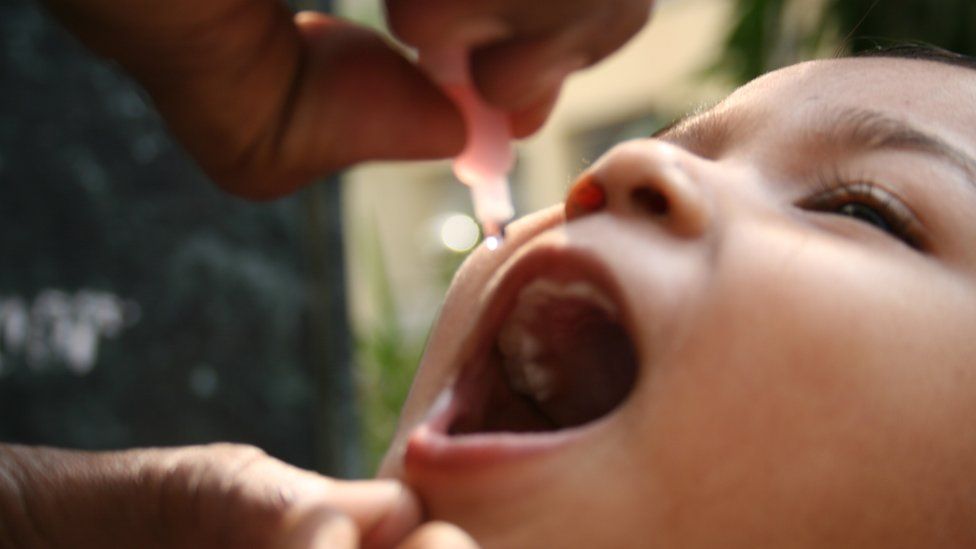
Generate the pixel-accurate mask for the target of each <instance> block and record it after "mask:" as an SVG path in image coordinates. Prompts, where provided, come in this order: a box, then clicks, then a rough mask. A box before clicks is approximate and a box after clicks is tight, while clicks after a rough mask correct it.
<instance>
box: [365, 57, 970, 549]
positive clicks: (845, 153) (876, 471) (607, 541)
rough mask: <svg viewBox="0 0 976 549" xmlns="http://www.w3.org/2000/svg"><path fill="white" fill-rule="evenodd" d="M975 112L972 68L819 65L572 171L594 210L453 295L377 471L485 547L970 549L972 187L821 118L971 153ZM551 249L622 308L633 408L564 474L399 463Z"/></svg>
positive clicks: (901, 149) (497, 262) (479, 266)
mask: <svg viewBox="0 0 976 549" xmlns="http://www.w3.org/2000/svg"><path fill="white" fill-rule="evenodd" d="M934 83H937V84H934ZM973 104H976V72H973V71H972V70H969V69H964V68H959V67H953V66H948V65H944V64H941V63H934V62H929V61H918V60H902V59H880V58H874V59H846V60H832V61H818V62H812V63H806V64H801V65H797V66H793V67H789V68H787V69H784V70H781V71H778V72H775V73H772V74H770V75H767V76H765V77H763V78H760V79H758V80H756V81H754V82H752V83H751V84H749V85H747V86H745V87H744V88H742V89H740V90H739V91H737V92H736V93H734V94H733V95H731V96H730V97H729V98H727V99H726V100H725V101H724V102H722V103H721V104H719V105H718V106H716V107H715V108H713V109H712V110H711V111H710V112H709V113H708V114H706V115H704V116H703V117H698V118H697V119H694V120H692V121H690V122H685V123H684V124H680V125H679V126H678V127H677V128H675V129H672V130H671V131H669V132H667V133H666V134H665V135H664V136H663V137H662V139H647V140H640V141H634V142H628V143H624V144H621V145H619V146H618V147H616V148H615V149H613V150H612V151H611V152H609V153H608V154H607V155H606V156H605V157H604V158H603V159H602V160H600V161H599V162H597V164H595V166H594V167H593V168H592V169H591V170H589V172H588V173H587V174H586V178H588V179H591V180H592V181H595V182H597V184H599V185H600V186H601V187H602V188H603V189H604V191H605V193H606V203H605V204H604V205H602V206H600V207H598V208H596V209H595V211H590V212H588V213H586V212H584V213H579V212H578V211H577V209H574V208H572V207H570V208H569V210H570V211H575V212H577V213H575V214H574V216H573V219H572V220H571V221H570V222H568V223H567V222H565V220H564V219H563V217H562V215H561V212H560V210H549V211H544V212H541V213H538V214H536V215H533V216H529V217H528V218H526V219H524V220H522V221H521V222H520V223H519V224H517V225H516V226H514V227H513V230H512V238H511V239H510V242H509V244H508V245H507V246H506V248H504V249H503V250H502V251H500V252H496V253H488V252H486V251H485V250H480V251H478V252H477V253H475V254H474V255H473V257H472V258H471V259H470V260H469V262H468V263H467V264H466V265H465V266H464V268H463V269H462V271H461V272H460V273H459V274H458V276H457V278H456V280H455V283H454V285H453V287H452V288H451V290H450V291H449V293H448V297H447V302H446V304H445V306H444V310H443V313H442V317H441V320H440V321H439V324H438V325H437V326H436V328H435V331H434V333H433V335H432V338H431V343H430V345H429V348H428V351H427V354H426V356H425V358H424V361H423V363H422V366H421V369H420V372H419V374H418V377H417V380H416V383H415V386H414V389H413V390H412V393H411V397H410V399H409V401H408V402H407V405H406V407H405V409H404V415H403V420H402V424H401V427H400V429H399V432H398V434H397V437H396V439H395V441H394V443H393V445H392V448H391V451H390V453H389V455H388V456H387V459H386V462H385V466H384V473H385V474H387V475H389V476H394V477H398V478H401V479H403V480H405V481H406V482H407V483H409V484H410V485H411V486H412V487H413V488H414V489H415V490H416V492H417V493H418V495H419V496H420V497H421V499H422V500H423V501H424V503H425V505H426V507H427V509H428V510H429V513H430V515H431V517H433V518H437V519H443V520H448V521H451V522H454V523H456V524H458V525H459V526H461V527H462V528H464V529H465V530H467V531H468V532H470V533H471V534H472V535H473V536H474V537H475V538H476V539H477V540H478V541H479V542H480V543H481V544H483V546H485V547H538V546H539V543H540V541H545V543H546V545H548V546H553V547H586V546H590V547H592V546H601V547H683V548H689V547H811V548H812V547H860V548H864V547H886V548H891V547H918V548H922V547H972V546H973V545H974V544H976V526H974V525H976V504H974V503H973V501H972V494H973V493H974V491H976V473H974V469H973V466H972V464H973V460H974V459H976V434H974V431H973V429H972V428H971V425H972V418H973V417H976V371H974V370H973V365H974V364H976V338H973V337H972V326H974V325H976V247H974V246H973V245H972V242H973V241H974V238H976V217H974V216H973V215H972V212H973V211H976V192H974V188H973V183H972V182H973V181H974V180H976V177H973V174H972V173H969V172H967V171H966V170H964V169H962V168H960V167H957V166H956V165H955V164H954V163H953V162H951V161H949V160H948V159H947V157H946V156H944V155H943V154H940V153H935V152H932V150H929V149H925V148H923V150H918V149H917V148H915V147H913V146H909V145H906V144H904V143H901V144H900V145H897V146H894V147H883V148H880V149H871V150H866V149H865V148H863V147H854V146H851V145H850V144H847V143H845V141H846V136H850V135H851V132H850V130H849V129H844V128H842V127H840V126H838V124H837V122H838V121H841V122H843V121H844V120H845V119H846V120H848V121H849V120H850V118H851V117H849V116H848V117H844V116H841V117H831V116H828V115H827V113H829V112H830V111H832V110H837V109H871V110H873V111H875V112H878V113H882V114H884V115H886V116H888V117H890V118H891V119H893V120H895V121H897V122H898V123H904V124H909V125H911V126H914V127H916V128H918V129H920V130H921V131H924V132H926V133H927V134H930V135H934V136H937V137H939V138H940V139H942V140H944V141H945V142H947V143H948V144H949V145H951V146H952V147H954V148H956V149H958V151H960V152H962V153H964V154H967V155H970V156H974V155H976V114H974V112H973V111H972V110H971V109H968V108H967V107H964V106H969V105H973ZM847 112H850V111H849V110H848V111H847ZM706 120H707V121H708V122H704V121H706ZM845 181H846V182H847V183H850V182H863V181H870V182H872V183H873V184H875V185H876V186H879V187H881V188H884V189H885V190H886V191H887V192H888V193H890V196H892V197H893V196H897V197H898V198H897V200H899V201H900V202H901V203H903V204H904V205H905V206H906V207H907V208H910V210H911V211H912V212H913V215H914V216H915V220H914V221H913V222H912V223H913V227H915V228H914V229H913V231H914V232H915V233H916V236H918V237H919V239H920V240H921V241H922V242H923V243H922V244H921V245H920V248H913V247H912V246H909V245H907V244H906V243H905V242H903V241H902V240H901V239H899V238H898V237H896V236H893V235H892V234H889V233H888V232H885V231H883V230H880V229H879V228H878V227H876V226H875V225H873V224H870V223H867V222H865V221H864V220H862V219H857V218H854V217H851V216H847V215H838V214H843V212H844V210H842V208H841V207H842V206H843V205H844V204H845V203H848V202H861V203H864V202H866V200H865V199H864V198H863V197H861V198H860V199H856V200H851V199H847V198H845V199H843V200H839V201H838V200H833V201H827V202H826V203H825V202H824V201H823V200H821V201H820V202H816V201H814V202H813V203H811V202H810V200H811V197H816V196H818V195H821V196H822V193H823V185H824V184H829V185H835V184H845ZM635 189H646V190H651V191H653V192H657V193H660V194H661V195H663V196H664V197H665V198H666V200H667V210H666V211H665V212H663V213H662V212H652V211H649V210H648V209H646V208H644V207H643V206H642V204H641V203H640V202H639V201H637V200H635V198H634V197H635V194H633V192H634V190H635ZM891 200H893V199H891V198H889V199H886V201H887V203H889V204H890V203H891ZM867 203H868V204H870V205H871V206H872V207H873V208H874V209H878V204H876V203H871V202H867ZM570 206H572V205H570ZM541 248H550V249H566V250H574V251H576V252H578V253H585V254H587V255H588V256H589V257H591V258H593V259H595V260H596V261H598V262H599V263H600V264H601V265H602V266H603V267H604V268H605V269H606V270H607V272H608V273H609V274H610V277H611V278H612V280H613V281H614V283H615V284H616V285H617V286H618V287H619V290H620V295H621V300H620V301H621V302H622V305H623V306H624V307H625V311H626V316H627V317H628V318H629V326H630V328H629V329H630V331H631V335H632V337H633V339H634V341H635V344H636V345H637V347H638V353H639V356H640V358H639V362H640V364H639V373H638V380H637V384H636V386H635V387H634V389H633V392H632V393H631V395H630V397H629V398H628V399H627V400H626V401H625V402H624V403H623V404H622V405H621V406H620V407H619V408H617V409H616V410H615V411H614V412H613V413H612V414H611V415H609V416H608V417H605V418H604V419H602V420H601V421H599V422H598V423H596V424H594V425H592V426H590V427H588V428H587V429H585V432H584V434H583V436H581V437H579V438H578V439H577V440H575V441H574V442H575V443H574V444H569V445H567V446H565V447H562V448H561V450H560V451H559V452H555V453H546V454H542V455H539V456H534V457H532V458H529V459H522V460H515V461H508V462H504V463H500V464H497V465H496V466H494V467H482V468H479V469H477V470H476V471H463V474H461V473H459V472H458V471H452V470H447V469H445V470H430V469H424V468H423V467H411V466H405V465H404V460H403V452H404V448H405V446H406V441H407V437H408V436H409V434H410V432H411V431H412V430H413V429H414V427H416V426H417V425H418V424H419V423H420V422H421V421H422V419H423V418H424V416H425V414H426V413H427V411H428V410H429V409H430V407H431V405H432V403H433V400H434V398H435V396H436V395H437V394H438V393H439V392H440V391H441V389H442V388H443V387H444V386H445V385H446V384H448V383H449V382H450V380H452V379H453V378H454V376H455V375H456V373H457V370H458V368H459V359H458V356H459V354H460V353H461V347H462V345H463V342H464V341H465V338H466V336H467V334H468V332H469V331H470V330H471V328H472V325H473V324H474V323H475V322H476V321H477V318H478V316H479V314H480V313H482V312H483V309H482V307H483V300H484V299H485V298H486V295H487V292H490V291H491V288H493V287H494V285H495V284H496V283H497V281H498V280H499V278H501V277H504V275H505V272H506V271H507V269H509V268H510V267H511V266H512V265H515V264H517V263H518V262H519V261H520V260H521V258H523V257H525V256H526V254H527V253H530V252H531V251H533V250H535V249H541Z"/></svg>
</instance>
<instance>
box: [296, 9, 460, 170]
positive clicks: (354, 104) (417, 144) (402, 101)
mask: <svg viewBox="0 0 976 549" xmlns="http://www.w3.org/2000/svg"><path fill="white" fill-rule="evenodd" d="M295 24H296V26H297V28H298V30H299V33H300V34H301V36H302V38H303V40H304V41H305V43H306V52H307V54H306V55H307V60H306V63H307V65H306V73H305V79H304V82H303V83H302V84H301V86H300V89H299V90H297V92H296V93H297V96H296V102H295V112H294V116H293V118H292V123H293V124H295V125H296V126H295V127H294V128H292V129H293V130H295V133H294V139H296V140H301V141H302V142H296V143H294V144H293V146H294V147H295V148H296V149H297V150H299V151H301V150H303V149H304V150H305V151H308V150H309V149H310V148H314V147H315V146H316V145H315V144H316V143H319V144H320V145H319V146H320V147H322V149H323V150H322V151H321V153H322V154H319V155H318V158H328V159H329V162H331V163H333V164H336V165H337V166H326V167H327V168H334V167H342V166H346V165H349V164H352V163H355V162H359V161H362V160H368V159H384V160H392V159H418V158H433V157H444V156H449V155H452V154H455V153H457V152H458V151H459V150H460V149H461V147H462V146H463V144H464V125H463V121H462V119H461V115H460V113H458V112H457V110H456V109H455V107H454V105H453V103H452V102H451V101H450V99H448V98H447V97H446V96H445V95H444V94H443V93H442V92H441V91H440V89H439V88H438V87H437V86H436V85H434V84H433V83H432V82H431V81H430V80H429V79H428V78H427V76H426V75H425V74H424V73H423V72H422V71H421V70H420V69H418V68H417V66H416V65H414V64H413V63H411V62H410V61H408V60H407V59H405V58H404V57H403V56H402V55H400V54H399V53H398V52H396V51H395V50H394V49H393V48H392V47H391V46H390V45H389V44H388V43H387V42H385V41H384V40H383V39H382V38H381V37H380V36H379V35H377V34H376V33H374V32H373V31H371V30H368V29H365V28H362V27H358V26H355V25H351V24H348V23H345V22H342V21H339V20H337V19H333V18H330V17H328V16H325V15H323V14H320V13H315V12H302V13H299V14H298V15H297V16H296V17H295ZM286 139H287V138H286ZM305 140H307V141H305ZM285 146H286V147H288V144H286V145H285ZM312 158H314V156H313V157H312Z"/></svg>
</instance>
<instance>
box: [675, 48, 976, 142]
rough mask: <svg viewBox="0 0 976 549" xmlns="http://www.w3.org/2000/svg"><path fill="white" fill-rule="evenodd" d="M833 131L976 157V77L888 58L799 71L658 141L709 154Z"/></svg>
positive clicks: (775, 77) (779, 75)
mask: <svg viewBox="0 0 976 549" xmlns="http://www.w3.org/2000/svg"><path fill="white" fill-rule="evenodd" d="M862 122H863V123H862ZM837 124H842V125H845V126H850V127H851V128H855V127H856V128H860V129H861V130H875V129H877V130H881V129H885V128H887V129H891V128H893V127H895V126H901V127H910V128H912V129H913V130H915V131H917V132H921V133H928V134H932V135H939V136H942V137H943V138H944V139H946V140H948V141H951V142H953V143H955V144H956V145H957V146H958V147H959V148H961V149H966V150H969V151H973V152H974V154H976V69H974V68H969V67H964V66H958V65H952V64H948V63H942V62H936V61H930V60H918V59H903V58H895V57H869V58H843V59H831V60H820V61H811V62H806V63H801V64H798V65H793V66H790V67H786V68H784V69H780V70H777V71H774V72H771V73H769V74H767V75H765V76H762V77H760V78H757V79H756V80H753V81H752V82H750V83H748V84H746V85H744V86H742V87H741V88H739V89H738V90H736V91H735V92H733V93H732V94H731V95H729V96H728V97H727V98H726V99H725V100H723V101H722V102H720V103H719V104H718V105H716V106H715V107H713V108H711V109H709V110H707V111H705V112H703V113H700V114H696V115H693V116H689V117H686V118H685V119H684V120H682V121H680V122H678V123H676V124H675V125H674V126H673V127H671V128H669V129H667V130H665V131H664V132H661V134H659V137H667V138H670V139H671V140H676V141H683V142H695V143H698V144H704V145H703V146H704V148H715V147H718V146H720V145H721V144H722V143H726V142H728V141H730V140H734V139H737V138H739V139H741V138H745V137H749V136H755V135H756V134H757V133H763V134H769V135H768V136H769V138H770V139H775V138H776V137H775V136H776V135H781V134H783V133H784V132H785V133H790V132H792V133H796V132H809V131H821V130H824V131H825V130H828V129H829V128H830V127H831V126H833V125H837Z"/></svg>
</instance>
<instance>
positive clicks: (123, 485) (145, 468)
mask: <svg viewBox="0 0 976 549" xmlns="http://www.w3.org/2000/svg"><path fill="white" fill-rule="evenodd" d="M418 527H419V528H418ZM408 536H409V537H408ZM458 540H460V541H458ZM400 542H403V543H404V544H405V545H404V546H405V547H411V548H418V549H419V548H434V547H454V546H455V545H452V544H454V543H456V542H457V543H468V544H469V545H468V546H469V547H470V546H473V542H471V541H470V538H467V536H466V535H465V534H463V533H462V532H460V531H459V530H457V529H456V528H455V527H452V526H445V525H442V524H439V523H432V524H429V525H423V526H421V509H420V505H419V503H418V502H417V499H416V497H415V496H413V494H412V493H411V492H409V491H408V490H407V489H406V488H404V487H403V486H402V485H400V484H398V483H396V482H394V481H338V480H333V479H329V478H325V477H322V476H319V475H316V474H314V473H311V472H308V471H303V470H300V469H297V468H295V467H291V466H289V465H287V464H285V463H282V462H281V461H278V460H276V459H274V458H271V457H269V456H268V455H267V454H265V453H263V452H261V451H260V450H258V449H256V448H252V447H248V446H240V445H229V444H218V445H209V446H196V447H186V448H175V449H144V450H130V451H124V452H107V453H89V452H72V451H64V450H55V449H44V448H31V447H23V446H0V546H4V547H7V546H13V547H38V546H45V547H52V548H58V547H65V548H67V547H71V548H79V549H83V548H87V547H92V548H95V547H145V548H164V547H181V548H182V547H188V548H196V547H201V548H202V547H215V548H216V547H220V548H223V547H229V548H234V547H248V548H253V549H293V548H294V549H297V548H309V547H329V548H335V549H343V548H354V547H360V546H363V547H394V546H395V545H396V544H398V543H400ZM460 547H465V545H460Z"/></svg>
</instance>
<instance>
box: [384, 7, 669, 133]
mask: <svg viewBox="0 0 976 549" xmlns="http://www.w3.org/2000/svg"><path fill="white" fill-rule="evenodd" d="M385 1H386V6H387V12H388V16H389V17H388V18H389V22H390V28H391V30H393V32H394V33H395V34H396V35H397V36H398V37H399V38H400V39H401V40H403V41H404V42H406V43H408V44H411V45H413V46H415V47H417V48H419V49H420V50H421V51H423V50H424V49H426V48H430V49H432V50H442V49H444V48H449V47H451V46H452V45H455V44H459V43H460V44H472V45H474V49H473V52H472V58H471V71H472V76H473V79H474V81H475V84H476V85H477V87H478V89H479V90H480V91H481V94H482V95H483V96H484V97H485V99H487V100H488V102H490V103H493V104H495V105H496V106H498V107H501V108H503V109H505V110H506V111H509V112H511V113H512V116H511V122H512V128H513V132H514V133H515V135H516V136H518V137H523V136H525V135H528V134H531V133H533V132H535V131H536V130H537V129H539V127H540V126H541V125H542V124H543V123H544V122H545V120H546V118H547V117H548V116H549V112H550V111H551V109H552V107H553V105H554V104H555V102H556V98H557V96H558V95H559V90H560V89H561V87H562V84H563V81H564V80H565V79H566V77H567V76H569V75H570V74H571V73H572V72H574V71H576V70H578V69H582V68H584V67H588V66H590V65H592V64H594V63H596V62H598V61H600V60H602V59H603V58H605V57H606V56H607V55H609V54H611V53H613V52H614V51H616V50H617V49H618V48H620V46H622V45H623V44H624V43H626V42H627V41H628V40H629V39H630V38H631V37H633V36H634V35H635V34H636V33H637V32H638V31H639V30H640V29H641V28H642V27H643V26H644V24H645V23H646V22H647V20H648V18H649V16H650V12H651V8H652V7H653V4H654V0H534V1H526V0H469V1H463V2H459V1H457V0H385Z"/></svg>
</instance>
